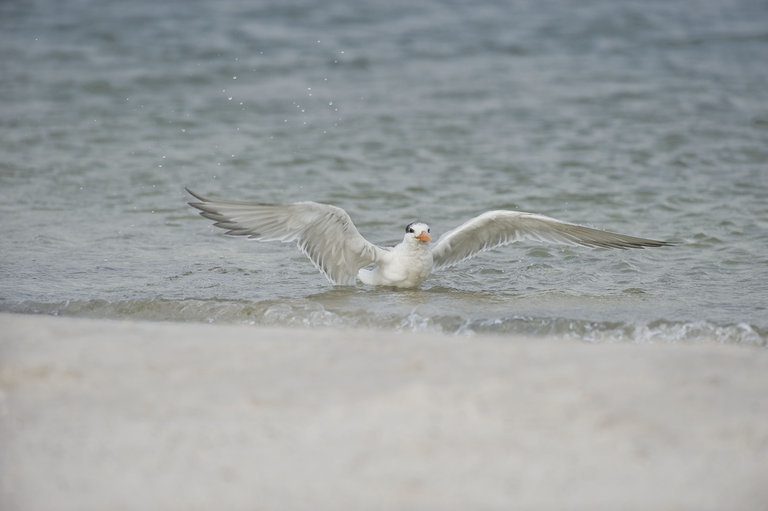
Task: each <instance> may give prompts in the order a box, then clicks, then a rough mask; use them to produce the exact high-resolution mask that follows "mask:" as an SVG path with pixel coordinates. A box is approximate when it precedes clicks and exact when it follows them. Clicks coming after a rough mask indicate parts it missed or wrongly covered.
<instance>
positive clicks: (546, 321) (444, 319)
mask: <svg viewBox="0 0 768 511" xmlns="http://www.w3.org/2000/svg"><path fill="white" fill-rule="evenodd" d="M11 311H18V312H25V313H35V314H47V315H55V316H58V315H65V316H74V317H91V318H115V319H130V320H143V321H146V320H151V321H182V322H206V323H218V324H246V325H254V326H281V327H282V326H289V327H301V328H323V327H334V328H363V329H367V328H375V329H386V330H392V331H406V332H432V333H443V334H449V335H473V334H487V335H524V336H534V337H535V336H547V337H555V338H570V339H576V340H582V341H586V342H596V343H604V342H631V343H649V342H653V343H658V342H662V343H665V342H687V343H696V342H715V343H724V344H743V345H751V346H760V347H765V346H767V345H768V331H767V330H766V329H760V328H758V327H755V326H753V325H750V324H747V323H735V324H724V325H718V324H714V323H711V322H708V321H696V322H680V321H667V320H653V321H643V320H636V321H591V320H584V319H576V318H556V317H555V318H553V317H535V316H509V317H486V318H477V317H466V316H462V315H461V314H459V313H455V314H445V315H434V314H428V313H425V314H422V313H420V312H419V307H414V308H413V309H411V310H405V309H402V310H390V311H387V312H385V313H376V312H370V311H367V310H357V311H353V312H349V311H343V310H335V311H334V310H329V309H326V308H325V307H324V306H323V305H322V304H320V303H318V302H317V301H311V300H270V301H266V302H263V303H253V302H248V301H224V300H215V301H207V300H181V301H178V300H147V301H140V300H135V301H125V302H108V301H104V300H94V301H88V302H66V303H61V304H41V303H22V304H18V305H16V306H14V307H12V308H11Z"/></svg>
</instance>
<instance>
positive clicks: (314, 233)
mask: <svg viewBox="0 0 768 511" xmlns="http://www.w3.org/2000/svg"><path fill="white" fill-rule="evenodd" d="M186 190H187V192H189V193H190V194H191V195H192V196H193V197H195V198H196V199H198V200H199V201H200V202H190V203H189V205H190V206H192V207H193V208H197V209H199V210H200V214H201V215H202V216H204V217H205V218H209V219H211V220H213V221H214V222H215V223H214V225H215V226H216V227H220V228H222V229H226V231H227V234H232V235H235V236H248V237H249V238H251V239H255V240H260V241H284V242H289V241H296V242H297V243H298V246H299V249H301V251H302V252H304V254H306V255H307V257H309V259H310V260H311V261H312V262H313V263H314V264H315V266H317V268H318V269H319V270H320V271H321V272H323V275H325V276H326V277H327V278H328V280H330V281H331V282H332V283H333V284H339V285H353V284H354V283H355V278H356V276H357V271H358V270H359V269H360V268H362V267H363V266H366V265H368V264H371V263H374V262H376V260H377V259H378V258H379V254H380V253H381V251H382V249H380V248H379V247H377V246H376V245H373V244H372V243H370V242H368V241H367V240H366V239H365V238H363V236H362V235H361V234H360V232H358V230H357V228H356V227H355V225H354V224H353V223H352V219H351V218H350V217H349V215H348V214H347V212H346V211H344V210H343V209H341V208H337V207H336V206H330V205H328V204H319V203H317V202H297V203H294V204H285V205H278V204H258V203H252V202H240V201H229V200H217V199H209V198H206V197H203V196H201V195H198V194H196V193H194V192H193V191H191V190H190V189H189V188H187V189H186Z"/></svg>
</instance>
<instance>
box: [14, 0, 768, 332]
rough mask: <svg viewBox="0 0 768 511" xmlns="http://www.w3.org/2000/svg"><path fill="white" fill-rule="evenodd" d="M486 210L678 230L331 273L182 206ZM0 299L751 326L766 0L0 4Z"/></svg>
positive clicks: (638, 328) (288, 319)
mask: <svg viewBox="0 0 768 511" xmlns="http://www.w3.org/2000/svg"><path fill="white" fill-rule="evenodd" d="M184 185H188V186H190V187H191V188H192V189H193V190H195V191H198V192H200V193H203V194H209V195H212V196H215V197H220V198H231V199H242V200H254V201H261V202H289V201H298V200H316V201H320V202H329V203H333V204H336V205H338V206H341V207H343V208H345V209H346V210H347V211H348V212H349V213H350V214H351V216H352V218H353V219H354V221H355V222H356V224H357V226H358V228H359V229H360V230H361V232H362V233H363V234H364V235H365V236H366V237H367V238H368V239H370V240H371V241H374V242H378V243H395V242H397V241H399V240H400V239H401V237H402V232H403V226H405V225H406V224H407V223H409V222H410V221H412V220H414V219H416V218H419V219H422V220H424V221H427V222H429V223H430V224H431V226H432V231H433V233H434V234H438V235H439V233H441V232H444V231H445V230H447V229H450V228H452V227H454V226H456V225H458V224H459V223H461V222H463V221H464V220H466V219H468V218H470V217H472V216H474V215H476V214H479V213H481V212H483V211H485V210H488V209H492V208H508V209H519V210H524V211H531V212H537V213H543V214H547V215H550V216H554V217H556V218H560V219H562V220H566V221H571V222H578V223H585V224H588V225H591V226H595V227H599V228H605V229H609V230H614V231H618V232H623V233H627V234H634V235H638V236H645V237H652V238H658V239H671V240H677V241H680V242H681V244H680V245H678V246H675V247H672V248H664V249H648V250H638V251H610V250H592V249H588V248H576V247H552V246H541V245H536V244H533V243H531V244H527V243H526V244H519V245H516V246H511V247H506V248H503V249H498V250H495V251H493V252H491V253H487V254H484V255H482V256H480V257H477V258H476V259H474V260H472V261H469V262H465V263H464V264H462V265H460V266H457V267H454V268H451V269H448V270H445V271H441V272H439V273H436V274H434V275H433V276H432V277H431V278H430V279H429V280H428V281H427V282H426V283H425V284H424V286H423V288H422V289H421V290H417V291H394V290H388V289H387V290H381V289H369V288H365V287H363V286H359V287H356V288H333V287H331V286H330V285H329V284H328V282H327V281H326V280H325V279H324V278H323V277H322V276H321V275H320V274H319V273H318V272H317V271H316V270H315V269H314V267H313V266H312V265H311V264H310V263H309V262H308V261H307V260H306V258H304V257H303V256H302V255H301V254H300V253H299V252H298V251H297V250H296V249H295V247H293V246H291V245H283V244H279V243H273V244H267V243H256V242H248V241H246V240H243V239H240V238H228V237H226V236H223V234H222V232H221V231H219V230H216V229H215V228H213V227H212V226H211V225H210V222H208V221H206V220H203V219H201V218H199V217H198V216H197V215H196V214H195V211H193V210H192V209H191V208H189V207H188V206H187V205H186V201H187V200H188V199H189V197H187V196H186V194H185V192H184V190H183V187H184ZM0 218H2V224H1V225H2V227H0V229H1V231H0V251H1V252H2V255H1V257H0V310H5V311H15V312H24V313H46V314H62V315H71V316H88V317H108V318H129V319H152V320H176V321H207V322H228V323H229V322H234V323H252V324H257V325H302V326H326V325H328V326H340V327H373V328H392V329H405V330H417V331H418V330H436V331H442V332H448V333H472V332H484V333H498V334H505V333H525V334H532V335H543V334H555V335H558V336H565V337H574V338H577V339H583V340H588V341H629V342H644V341H648V340H651V339H652V340H655V341H668V342H678V341H685V342H689V341H692V342H695V341H697V340H702V339H712V338H714V339H716V340H718V341H721V342H727V343H748V344H758V345H765V344H766V342H768V341H767V340H768V312H766V305H767V304H768V3H766V2H765V1H762V0H760V1H758V0H734V1H730V2H710V1H700V0H680V1H673V2H669V1H666V0H664V1H661V0H650V1H624V0H619V1H615V0H587V1H583V2H567V1H545V2H538V1H532V0H520V1H506V2H502V1H479V2H458V1H455V2H454V1H424V2H411V1H407V2H406V1H399V0H395V1H387V2H383V1H382V2H378V1H372V0H366V1H358V0H354V1H353V0H346V1H332V2H313V1H309V0H291V1H286V2H282V1H281V2H262V1H245V0H218V1H216V2H210V1H202V0H164V1H163V2H154V1H153V2H150V1H147V0H134V1H131V2H123V1H117V0H98V1H97V0H60V1H46V0H24V1H22V0H6V1H3V2H0Z"/></svg>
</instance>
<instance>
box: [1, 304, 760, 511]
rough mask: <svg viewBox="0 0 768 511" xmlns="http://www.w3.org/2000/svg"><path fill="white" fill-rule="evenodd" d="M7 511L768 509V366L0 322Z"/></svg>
mask: <svg viewBox="0 0 768 511" xmlns="http://www.w3.org/2000/svg"><path fill="white" fill-rule="evenodd" d="M0 331H2V335H1V336H0V338H1V339H2V340H1V341H0V427H1V430H0V433H1V436H0V452H2V455H1V456H0V508H2V509H3V510H7V511H11V510H40V511H44V510H104V509H110V510H123V509H125V510H139V509H141V510H145V509H157V510H207V509H210V510H214V509H228V510H292V509H296V510H304V509H306V510H326V509H327V510H338V509H381V510H385V509H387V510H390V509H441V510H444V509H455V510H464V509H476V510H484V509H489V510H490V509H494V510H495V509H498V510H502V509H505V510H506V509H552V510H555V509H572V510H573V509H584V510H587V509H589V510H601V509H605V510H615V509H625V510H626V509H637V510H641V509H642V510H648V509H654V510H673V509H674V510H686V509H690V510H699V511H700V510H721V509H729V510H757V509H768V485H766V482H768V480H767V476H766V474H768V394H767V393H766V388H768V351H766V350H765V349H760V348H750V347H739V346H727V345H716V344H697V345H690V344H689V345H681V344H677V345H665V344H645V345H630V344H600V345H590V344H586V343H582V342H577V341H565V340H555V339H531V338H510V337H480V336H474V337H446V336H440V335H419V334H400V333H393V332H381V331H356V330H344V331H340V330H332V329H318V330H312V331H310V330H300V329H264V328H257V327H248V326H220V325H204V324H189V323H187V324H174V323H149V322H144V323H141V322H122V321H108V320H87V319H72V318H54V317H44V316H25V315H10V314H0Z"/></svg>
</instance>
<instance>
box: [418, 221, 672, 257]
mask: <svg viewBox="0 0 768 511" xmlns="http://www.w3.org/2000/svg"><path fill="white" fill-rule="evenodd" d="M524 239H529V240H535V241H542V242H548V243H563V244H568V245H584V246H587V247H607V248H621V249H625V248H643V247H662V246H665V245H672V243H670V242H667V241H656V240H649V239H645V238H636V237H634V236H627V235H624V234H617V233H614V232H608V231H601V230H599V229H592V228H591V227H584V226H583V225H576V224H569V223H566V222H561V221H560V220H555V219H554V218H550V217H548V216H543V215H536V214H533V213H523V212H522V211H503V210H499V211H488V212H486V213H483V214H482V215H480V216H477V217H475V218H473V219H472V220H469V221H468V222H465V223H464V224H462V225H460V226H459V227H457V228H455V229H453V230H451V231H448V232H446V233H445V234H443V235H442V236H440V239H438V240H437V243H436V244H435V246H434V247H433V248H432V257H433V259H434V268H435V269H438V268H442V267H445V266H451V265H453V264H456V263H458V262H461V261H463V260H465V259H469V258H470V257H473V256H474V255H476V254H478V253H479V252H482V251H484V250H490V249H492V248H495V247H499V246H502V245H507V244H509V243H513V242H515V241H519V240H524Z"/></svg>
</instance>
